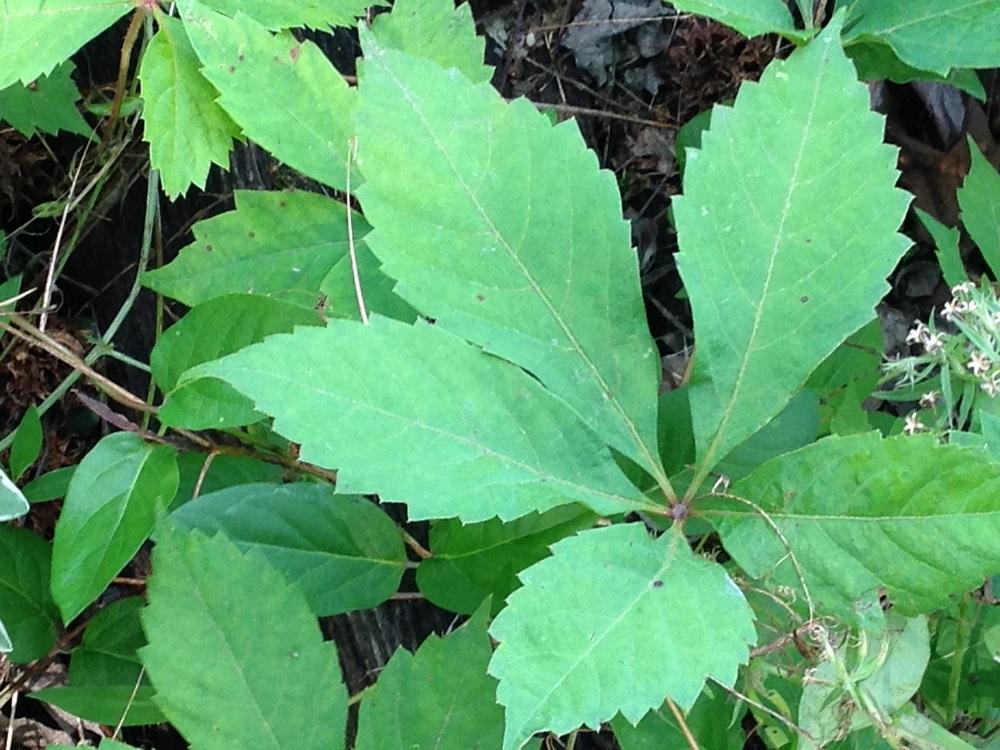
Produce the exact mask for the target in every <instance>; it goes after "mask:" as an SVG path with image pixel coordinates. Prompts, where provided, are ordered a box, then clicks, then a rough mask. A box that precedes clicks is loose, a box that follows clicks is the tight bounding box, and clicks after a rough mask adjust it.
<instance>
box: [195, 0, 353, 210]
mask: <svg viewBox="0 0 1000 750" xmlns="http://www.w3.org/2000/svg"><path fill="white" fill-rule="evenodd" d="M181 15H182V17H183V19H184V28H185V29H187V32H188V36H189V37H190V39H191V45H192V46H193V47H194V49H195V52H197V54H198V57H199V58H200V59H201V62H202V64H203V65H204V67H203V68H202V74H203V75H204V76H205V78H207V79H208V80H209V81H211V83H212V85H214V86H215V88H216V89H218V90H219V94H220V96H219V99H218V103H219V105H220V106H221V107H222V108H223V109H224V110H226V112H228V113H229V116H230V117H232V118H233V120H235V121H236V123H237V124H238V125H239V126H240V127H241V128H242V129H243V133H244V134H245V135H246V136H247V137H248V138H250V139H251V140H253V141H256V142H257V143H259V144H260V145H261V146H263V147H264V148H266V149H267V150H268V151H270V152H271V153H272V154H274V156H276V157H277V158H278V159H280V160H281V161H283V162H284V163H285V164H287V165H288V166H290V167H293V168H295V169H297V170H299V171H300V172H302V174H304V175H306V176H307V177H312V178H313V179H314V180H318V181H319V182H322V183H323V184H324V185H329V186H330V187H332V188H336V189H338V190H343V189H344V188H345V186H346V176H347V155H348V141H349V139H350V138H351V136H352V135H353V130H352V128H351V112H352V110H353V109H354V101H355V96H354V93H355V92H354V91H353V89H351V88H349V87H348V85H347V82H346V81H345V80H344V77H343V76H342V75H340V73H338V72H337V70H336V68H334V67H333V65H332V64H331V63H330V61H329V60H328V59H327V58H326V56H325V55H324V54H323V52H322V50H320V48H319V47H317V46H316V45H315V44H314V43H313V42H310V41H306V42H299V41H298V40H297V39H296V38H295V37H294V36H292V34H291V32H281V33H279V34H276V35H275V34H272V33H271V32H270V31H268V30H267V29H266V28H264V27H263V26H261V25H260V24H259V23H257V22H256V21H254V20H253V19H252V18H250V17H249V16H246V15H244V14H242V13H238V14H237V15H236V17H235V18H229V17H228V16H224V15H222V14H221V13H216V12H215V11H213V10H210V9H209V8H206V7H205V6H203V5H201V4H199V3H197V2H195V0H186V1H185V2H183V3H181ZM261 92H267V95H266V96H262V95H261Z"/></svg>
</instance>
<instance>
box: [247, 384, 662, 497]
mask: <svg viewBox="0 0 1000 750" xmlns="http://www.w3.org/2000/svg"><path fill="white" fill-rule="evenodd" d="M241 369H242V370H243V371H244V372H246V373H252V374H255V375H262V376H264V377H266V378H273V379H275V380H277V381H279V382H283V383H285V384H286V385H294V386H295V387H297V388H309V389H310V390H311V391H312V392H313V393H315V394H317V395H319V396H325V397H327V398H329V399H331V400H333V401H342V402H345V403H347V404H350V405H351V406H354V407H358V408H361V409H367V410H369V411H373V412H375V413H377V414H379V415H381V416H384V417H388V418H390V419H394V420H396V421H399V422H403V423H404V424H406V425H409V426H411V427H415V428H417V429H421V430H427V431H429V432H435V433H437V434H439V435H442V436H444V437H447V438H450V439H452V440H454V441H455V442H458V443H463V444H465V445H468V446H471V447H473V448H476V449H478V450H481V451H483V452H484V453H486V454H488V455H489V456H492V457H494V458H497V459H500V460H504V461H508V462H509V463H511V464H513V465H514V466H517V467H519V468H522V469H524V470H526V471H528V472H529V473H531V474H533V475H534V476H536V477H538V478H539V479H549V480H554V481H555V482H556V483H558V484H560V485H563V486H565V487H567V488H569V489H573V490H576V491H585V492H587V493H590V494H593V495H598V496H600V497H603V498H606V499H608V500H613V501H615V502H619V503H622V504H624V505H625V506H628V507H632V508H637V509H638V508H644V509H646V510H653V511H659V510H661V506H658V505H654V504H652V503H646V502H641V501H638V500H635V499H632V498H628V497H625V496H624V495H613V494H610V493H608V492H605V491H604V490H598V489H595V488H593V487H589V486H587V485H580V484H575V483H573V482H571V481H569V480H567V479H564V478H562V477H559V476H556V475H554V474H551V473H546V472H543V471H541V470H540V469H539V468H536V467H534V466H531V465H530V464H526V463H524V462H523V461H522V460H520V459H517V458H514V457H513V456H510V455H508V454H506V453H500V452H499V451H497V450H496V449H494V448H492V447H490V446H488V445H484V444H482V443H480V442H478V441H476V440H473V439H472V438H469V437H466V436H465V435H458V434H455V433H454V432H451V431H449V430H446V429H443V428H441V427H438V426H436V425H431V424H427V423H425V422H419V421H416V420H415V419H413V418H412V417H407V416H405V415H402V414H397V413H395V412H391V411H388V410H386V409H383V408H381V407H378V406H375V405H374V404H371V403H365V402H362V401H356V400H354V399H353V398H348V397H346V396H344V395H343V394H339V393H334V392H332V391H327V390H324V389H322V388H318V387H316V386H315V385H314V386H312V387H311V388H310V386H308V385H306V384H303V383H302V382H301V381H299V380H295V379H293V378H291V377H288V376H286V375H284V374H281V373H277V372H274V371H271V370H264V369H257V368H254V367H247V366H243V367H242V368H241ZM254 401H257V399H254ZM275 419H276V420H277V421H282V422H284V421H287V420H284V419H278V418H277V417H276V418H275ZM328 468H332V467H328Z"/></svg>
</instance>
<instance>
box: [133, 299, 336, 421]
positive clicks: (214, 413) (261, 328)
mask: <svg viewBox="0 0 1000 750" xmlns="http://www.w3.org/2000/svg"><path fill="white" fill-rule="evenodd" d="M320 322H321V319H320V317H319V316H318V315H317V314H316V312H315V311H314V310H312V309H310V308H307V307H300V306H298V305H294V304H292V303H290V302H285V301H283V300H279V299H273V298H271V297H261V296H258V295H254V294H227V295H224V296H222V297H215V298H214V299H210V300H209V301H208V302H203V303H202V304H200V305H197V306H196V307H195V308H194V309H192V310H191V311H190V312H189V313H188V314H187V315H185V316H184V317H183V318H182V319H181V320H180V322H178V323H175V324H174V325H172V326H171V327H170V328H168V329H167V330H166V331H164V332H163V335H162V336H160V339H159V340H158V341H157V342H156V346H154V347H153V351H152V353H151V354H150V356H149V364H150V367H151V369H152V371H153V378H154V379H155V380H156V384H157V385H158V386H159V387H160V388H161V389H163V391H164V392H166V394H167V396H166V401H165V402H164V404H163V406H161V407H160V411H159V414H158V416H159V419H160V421H161V422H162V423H163V424H165V425H169V426H171V427H186V428H188V429H212V428H215V429H222V428H225V427H236V426H239V425H244V424H252V423H254V422H257V421H260V419H262V418H263V415H261V414H260V413H259V412H257V411H256V410H254V408H253V404H252V403H250V401H249V400H248V399H247V398H246V397H245V396H241V395H240V394H239V393H236V392H235V391H234V390H233V389H232V388H231V387H229V386H228V385H226V384H225V383H222V382H220V381H218V380H214V381H213V380H209V379H200V380H195V381H194V382H191V383H188V384H186V385H183V386H178V381H179V380H180V377H181V375H182V374H183V373H184V372H185V371H186V370H188V369H190V368H192V367H195V366H196V365H200V364H201V363H202V362H209V361H211V360H213V359H218V358H220V357H223V356H225V355H226V354H231V353H232V352H235V351H239V350H240V349H242V348H243V347H245V346H249V345H250V344H255V343H257V342H258V341H262V340H263V339H264V338H265V337H267V336H269V335H271V334H274V333H288V332H290V331H292V330H293V329H294V328H295V327H296V326H305V325H319V324H320Z"/></svg>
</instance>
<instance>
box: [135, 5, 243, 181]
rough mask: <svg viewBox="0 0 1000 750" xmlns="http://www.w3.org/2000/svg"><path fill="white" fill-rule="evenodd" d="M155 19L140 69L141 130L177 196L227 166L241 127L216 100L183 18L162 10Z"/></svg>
mask: <svg viewBox="0 0 1000 750" xmlns="http://www.w3.org/2000/svg"><path fill="white" fill-rule="evenodd" d="M157 23H158V25H159V30H158V31H157V32H156V35H155V36H154V37H153V38H152V40H151V41H150V42H149V46H148V48H147V49H146V53H145V54H144V55H143V56H142V68H141V70H140V71H139V80H140V81H141V83H142V96H143V100H144V102H143V108H142V117H143V122H144V124H145V129H144V131H143V132H144V137H145V139H146V140H147V141H149V160H150V163H151V164H152V165H153V166H154V167H155V168H156V169H158V170H160V181H161V183H162V184H163V192H165V193H166V194H167V195H168V196H169V197H171V198H175V197H177V196H178V195H182V194H183V193H184V192H185V191H187V189H188V187H189V186H190V185H197V186H198V187H200V188H203V187H205V179H206V178H207V177H208V170H209V168H210V167H211V166H212V164H218V165H219V166H221V167H227V166H228V165H229V149H230V147H231V145H232V140H233V138H235V137H238V136H239V135H240V129H239V128H238V127H237V126H236V124H235V123H234V122H233V121H232V120H230V119H229V116H228V115H227V114H226V113H225V112H224V111H223V110H222V109H221V108H220V107H219V106H218V105H217V104H216V103H215V98H216V96H217V92H216V91H215V89H214V88H212V84H210V83H209V82H208V81H206V80H205V78H204V77H203V76H202V75H201V73H200V72H199V67H200V66H199V63H198V58H197V57H196V56H195V53H194V50H193V49H192V48H191V43H190V42H189V41H188V38H187V33H186V32H185V31H184V27H183V26H182V25H181V22H180V21H178V20H177V19H175V18H170V17H168V16H166V15H163V14H160V15H158V16H157Z"/></svg>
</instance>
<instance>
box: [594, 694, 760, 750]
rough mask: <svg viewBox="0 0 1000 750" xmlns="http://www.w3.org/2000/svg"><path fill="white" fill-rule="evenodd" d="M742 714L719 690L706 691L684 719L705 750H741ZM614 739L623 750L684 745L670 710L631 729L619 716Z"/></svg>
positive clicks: (653, 714)
mask: <svg viewBox="0 0 1000 750" xmlns="http://www.w3.org/2000/svg"><path fill="white" fill-rule="evenodd" d="M742 713H743V711H742V710H738V709H737V708H736V706H735V705H734V704H733V702H732V701H730V700H727V698H726V694H725V692H723V691H722V690H720V689H718V688H714V689H713V688H706V689H705V690H704V691H703V692H702V694H701V695H699V696H698V700H697V701H695V704H694V705H693V706H692V707H691V710H690V711H688V712H687V715H686V716H685V723H686V724H687V727H688V729H689V730H690V731H691V734H692V735H693V736H694V738H695V739H696V740H697V741H698V744H699V745H700V746H701V747H704V748H712V750H742V748H743V743H744V739H745V738H744V737H743V729H742V727H740V716H741V714H742ZM611 726H612V727H613V728H614V730H615V739H616V740H618V744H619V745H621V748H622V750H664V748H674V747H676V748H683V747H684V746H685V744H686V742H687V740H686V738H685V737H684V734H683V731H682V730H681V728H680V727H679V726H678V724H677V719H675V718H674V716H673V714H672V713H671V711H670V709H669V707H667V706H662V707H660V708H659V709H657V710H655V711H650V712H649V713H648V714H646V716H645V718H644V719H643V720H642V721H640V722H639V723H638V724H636V725H635V726H633V725H632V724H630V723H629V722H628V721H626V720H625V719H623V718H622V717H621V716H617V717H615V718H614V719H613V720H612V721H611Z"/></svg>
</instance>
